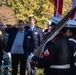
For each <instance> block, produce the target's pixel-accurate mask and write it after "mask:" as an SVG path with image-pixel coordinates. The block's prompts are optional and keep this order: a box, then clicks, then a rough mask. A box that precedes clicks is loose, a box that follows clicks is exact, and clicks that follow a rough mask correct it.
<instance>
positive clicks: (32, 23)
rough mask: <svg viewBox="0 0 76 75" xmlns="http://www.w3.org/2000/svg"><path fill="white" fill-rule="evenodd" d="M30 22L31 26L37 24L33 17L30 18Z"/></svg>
mask: <svg viewBox="0 0 76 75" xmlns="http://www.w3.org/2000/svg"><path fill="white" fill-rule="evenodd" d="M29 23H30V26H33V25H34V24H35V19H33V18H32V19H30V20H29Z"/></svg>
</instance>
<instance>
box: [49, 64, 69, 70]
mask: <svg viewBox="0 0 76 75" xmlns="http://www.w3.org/2000/svg"><path fill="white" fill-rule="evenodd" d="M50 68H55V69H68V68H70V64H66V65H51V66H50Z"/></svg>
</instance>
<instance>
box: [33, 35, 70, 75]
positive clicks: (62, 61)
mask: <svg viewBox="0 0 76 75" xmlns="http://www.w3.org/2000/svg"><path fill="white" fill-rule="evenodd" d="M69 50H70V44H69V41H68V39H67V38H66V37H64V36H57V37H56V38H54V39H53V40H52V41H49V42H48V43H47V44H46V45H45V47H44V51H43V58H38V57H36V56H34V57H33V58H32V65H34V66H37V67H39V68H44V69H45V75H71V71H70V68H65V69H63V68H54V67H55V66H57V67H58V66H63V65H67V64H68V65H69V67H70V62H71V60H70V57H71V56H70V51H69Z"/></svg>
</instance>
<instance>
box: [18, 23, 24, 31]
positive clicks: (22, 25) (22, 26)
mask: <svg viewBox="0 0 76 75" xmlns="http://www.w3.org/2000/svg"><path fill="white" fill-rule="evenodd" d="M18 29H19V30H20V31H23V30H24V23H19V24H18Z"/></svg>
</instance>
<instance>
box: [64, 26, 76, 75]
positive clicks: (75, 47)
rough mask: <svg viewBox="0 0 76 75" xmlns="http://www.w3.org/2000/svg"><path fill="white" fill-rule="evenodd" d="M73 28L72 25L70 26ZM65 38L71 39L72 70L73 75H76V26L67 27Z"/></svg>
mask: <svg viewBox="0 0 76 75" xmlns="http://www.w3.org/2000/svg"><path fill="white" fill-rule="evenodd" d="M70 26H71V25H70ZM65 36H66V37H67V38H68V39H69V42H70V45H71V49H72V51H71V55H72V60H71V70H72V74H73V75H76V26H71V27H66V33H65Z"/></svg>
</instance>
